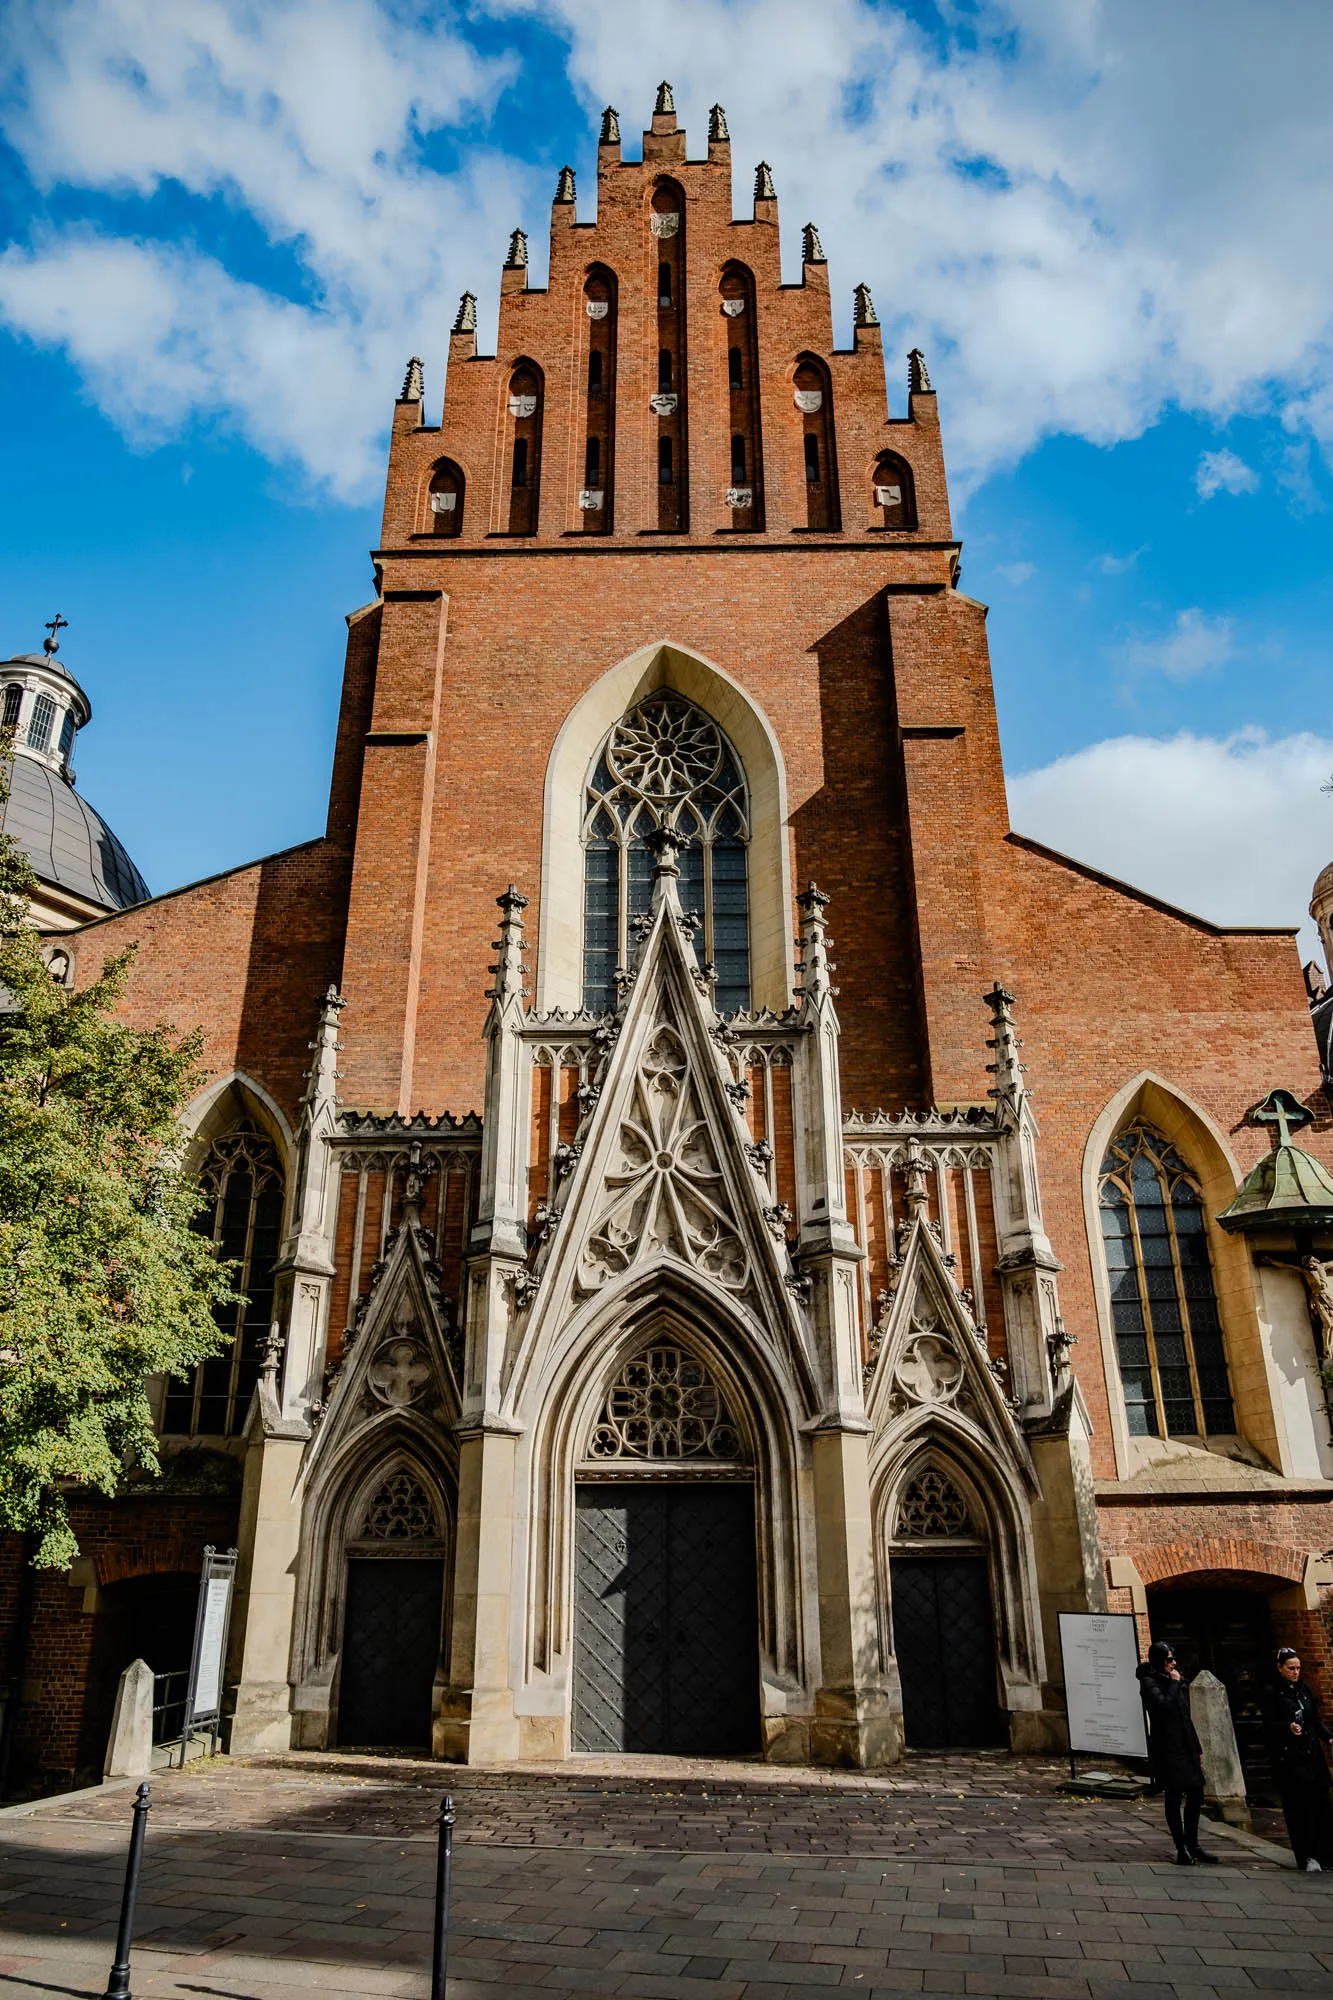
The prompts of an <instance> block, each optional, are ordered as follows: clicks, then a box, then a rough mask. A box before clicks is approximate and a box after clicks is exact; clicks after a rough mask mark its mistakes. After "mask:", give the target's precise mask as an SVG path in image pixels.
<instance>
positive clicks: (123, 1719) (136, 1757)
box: [102, 1660, 153, 1778]
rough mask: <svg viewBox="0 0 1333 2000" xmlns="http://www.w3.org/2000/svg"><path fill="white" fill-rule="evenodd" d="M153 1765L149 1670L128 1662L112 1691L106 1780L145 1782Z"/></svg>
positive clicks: (141, 1663)
mask: <svg viewBox="0 0 1333 2000" xmlns="http://www.w3.org/2000/svg"><path fill="white" fill-rule="evenodd" d="M152 1762H153V1669H152V1668H151V1667H150V1666H149V1664H148V1662H147V1660H131V1661H130V1664H129V1665H128V1666H127V1667H126V1669H125V1671H124V1673H123V1674H122V1675H121V1677H120V1685H119V1686H118V1687H117V1689H116V1707H115V1713H114V1714H113V1716H112V1718H111V1735H110V1737H109V1738H108V1739H107V1746H106V1762H105V1764H104V1765H103V1766H102V1775H103V1777H106V1778H146V1777H147V1776H148V1773H149V1770H150V1768H151V1766H152Z"/></svg>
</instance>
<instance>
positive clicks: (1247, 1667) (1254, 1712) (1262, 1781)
mask: <svg viewBox="0 0 1333 2000" xmlns="http://www.w3.org/2000/svg"><path fill="white" fill-rule="evenodd" d="M1148 1622H1149V1624H1150V1626H1151V1627H1152V1636H1153V1638H1154V1639H1166V1640H1167V1641H1168V1642H1169V1643H1170V1644H1171V1645H1172V1646H1173V1647H1174V1648H1175V1654H1176V1659H1177V1660H1178V1662H1179V1664H1180V1671H1181V1673H1182V1674H1183V1675H1184V1676H1185V1679H1186V1680H1187V1681H1192V1680H1193V1679H1194V1676H1195V1675H1196V1674H1197V1673H1201V1672H1202V1671H1203V1669H1204V1668H1205V1667H1206V1668H1207V1669H1208V1671H1209V1673H1213V1674H1216V1675H1217V1678H1218V1679H1219V1680H1220V1681H1221V1682H1222V1684H1223V1686H1224V1687H1225V1688H1226V1691H1227V1698H1228V1700H1229V1701H1230V1703H1231V1720H1232V1721H1233V1723H1234V1724H1235V1726H1236V1748H1237V1749H1238V1750H1239V1752H1240V1761H1241V1765H1242V1767H1243V1769H1244V1772H1245V1783H1246V1788H1247V1790H1248V1791H1249V1792H1250V1794H1251V1795H1252V1796H1257V1797H1260V1798H1265V1797H1268V1798H1271V1797H1276V1790H1275V1788H1274V1785H1273V1774H1272V1769H1271V1766H1270V1764H1269V1759H1268V1746H1267V1743H1266V1742H1265V1739H1264V1723H1263V1711H1262V1699H1261V1691H1262V1688H1263V1685H1264V1682H1265V1681H1266V1680H1267V1679H1268V1678H1269V1676H1270V1675H1271V1673H1272V1670H1273V1661H1274V1659H1275V1658H1276V1656H1277V1655H1276V1641H1275V1640H1274V1637H1273V1623H1272V1619H1271V1617H1270V1615H1269V1609H1268V1600H1267V1598H1266V1597H1263V1596H1261V1595H1259V1594H1258V1593H1257V1592H1253V1591H1248V1590H1210V1589H1203V1590H1192V1589H1190V1587H1189V1586H1188V1585H1186V1586H1184V1587H1183V1588H1177V1589H1174V1590H1173V1589H1170V1588H1168V1587H1164V1586H1159V1587H1158V1588H1157V1589H1155V1590H1150V1591H1149V1592H1148Z"/></svg>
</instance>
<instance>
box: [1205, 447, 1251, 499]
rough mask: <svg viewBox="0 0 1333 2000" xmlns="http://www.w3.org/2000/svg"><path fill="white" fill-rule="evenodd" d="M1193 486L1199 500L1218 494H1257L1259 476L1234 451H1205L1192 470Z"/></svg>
mask: <svg viewBox="0 0 1333 2000" xmlns="http://www.w3.org/2000/svg"><path fill="white" fill-rule="evenodd" d="M1194 485H1195V490H1196V491H1197V493H1198V495H1199V498H1200V499H1201V500H1211V499H1212V498H1213V497H1214V495H1215V494H1218V493H1257V492H1258V490H1259V475H1258V473H1257V472H1256V471H1255V469H1254V467H1253V466H1252V465H1247V464H1246V463H1245V460H1244V459H1243V458H1237V456H1236V454H1235V452H1234V451H1226V450H1223V451H1206V452H1204V453H1203V455H1202V457H1201V458H1200V460H1199V463H1198V464H1197V466H1196V467H1195V468H1194Z"/></svg>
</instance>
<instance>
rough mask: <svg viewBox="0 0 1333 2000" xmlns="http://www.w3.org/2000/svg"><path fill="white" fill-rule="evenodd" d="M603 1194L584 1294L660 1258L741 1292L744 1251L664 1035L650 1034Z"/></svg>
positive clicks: (695, 1103) (674, 1046)
mask: <svg viewBox="0 0 1333 2000" xmlns="http://www.w3.org/2000/svg"><path fill="white" fill-rule="evenodd" d="M606 1188H607V1192H608V1194H609V1195H610V1197H611V1198H610V1200H609V1202H608V1203H607V1205H606V1207H605V1208H604V1209H603V1210H602V1213H601V1214H600V1216H599V1217H598V1219H597V1222H596V1223H595V1224H594V1227H593V1229H592V1231H591V1233H590V1236H589V1239H588V1243H587V1246H586V1248H585V1249H584V1251H583V1255H582V1258H581V1259H580V1263H579V1286H580V1289H581V1290H582V1291H583V1292H585V1293H588V1292H595V1291H596V1290H598V1288H599V1287H600V1286H602V1285H603V1284H605V1283H606V1280H607V1279H608V1278H610V1277H613V1276H615V1275H616V1274H617V1273H618V1272H620V1271H624V1270H627V1269H628V1267H629V1266H630V1265H631V1264H633V1263H636V1262H638V1261H640V1260H641V1259H643V1258H646V1257H652V1256H657V1255H660V1254H665V1255H667V1256H672V1257H679V1258H680V1259H681V1260H682V1261H683V1262H684V1263H687V1264H691V1265H693V1266H694V1267H695V1268H696V1269H697V1270H700V1271H703V1272H705V1273H706V1274H707V1275H708V1276H709V1277H710V1278H713V1279H715V1280H716V1282H717V1283H718V1284H721V1285H725V1286H726V1287H727V1289H728V1290H729V1291H743V1290H744V1289H745V1287H746V1286H747V1285H748V1284H749V1281H750V1256H749V1252H748V1251H747V1249H746V1247H745V1245H744V1243H743V1242H742V1240H741V1238H740V1236H739V1235H738V1234H737V1232H736V1229H735V1226H734V1224H733V1222H732V1219H731V1216H730V1214H729V1213H728V1206H727V1198H726V1188H725V1183H724V1180H723V1177H722V1173H721V1170H720V1167H719V1165H718V1159H717V1153H716V1150H715V1148H714V1144H713V1139H712V1135H711V1134H710V1132H709V1129H708V1124H707V1120H706V1119H705V1117H704V1113H703V1107H702V1104H701V1102H700V1099H699V1094H698V1089H697V1086H696V1083H695V1079H694V1077H693V1075H692V1074H691V1070H690V1062H689V1058H688V1056H687V1055H686V1053H685V1048H684V1045H683V1043H682V1042H681V1040H680V1037H679V1036H678V1035H677V1034H676V1033H675V1031H674V1030H673V1029H671V1028H669V1027H660V1028H658V1030H657V1032H656V1033H655V1034H654V1036H653V1038H652V1040H651V1041H650V1042H649V1044H648V1046H647V1048H646V1050H645V1051H644V1054H643V1057H642V1060H641V1061H640V1064H639V1069H638V1074H637V1075H636V1077H635V1079H634V1087H633V1093H632V1096H631V1099H630V1103H629V1105H628V1107H627V1109H626V1112H625V1114H624V1116H623V1117H622V1119H621V1125H620V1145H619V1158H618V1161H617V1163H616V1165H615V1167H614V1168H613V1169H612V1171H611V1172H610V1173H609V1174H608V1175H607V1177H606Z"/></svg>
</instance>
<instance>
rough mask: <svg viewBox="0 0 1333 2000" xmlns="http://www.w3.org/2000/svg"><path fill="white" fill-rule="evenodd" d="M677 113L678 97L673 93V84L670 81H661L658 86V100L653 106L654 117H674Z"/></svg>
mask: <svg viewBox="0 0 1333 2000" xmlns="http://www.w3.org/2000/svg"><path fill="white" fill-rule="evenodd" d="M675 115H676V99H675V96H674V95H673V93H672V89H671V85H670V84H669V83H659V84H658V86H657V102H656V104H655V105H654V106H653V117H654V118H674V117H675Z"/></svg>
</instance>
